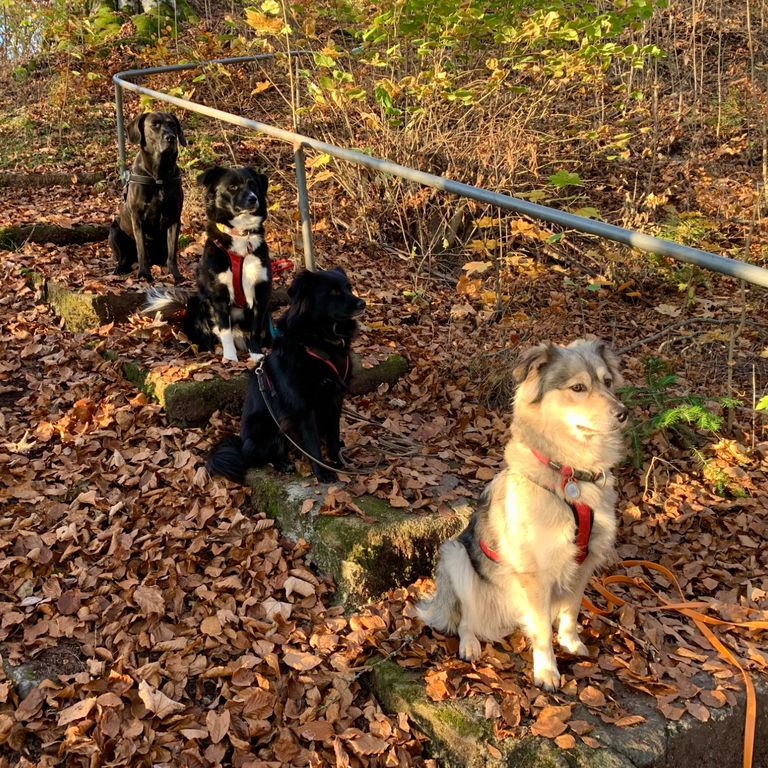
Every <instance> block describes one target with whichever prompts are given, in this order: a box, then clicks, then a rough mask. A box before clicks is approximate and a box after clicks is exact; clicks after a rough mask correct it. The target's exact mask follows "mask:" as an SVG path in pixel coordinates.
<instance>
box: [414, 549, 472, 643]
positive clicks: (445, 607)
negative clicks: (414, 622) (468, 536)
mask: <svg viewBox="0 0 768 768" xmlns="http://www.w3.org/2000/svg"><path fill="white" fill-rule="evenodd" d="M454 549H456V550H457V552H456V553H454V552H453V551H452V550H454ZM463 549H464V547H463V545H462V544H461V543H460V542H458V541H446V542H445V543H444V544H443V546H442V547H440V560H439V562H438V564H437V572H436V573H435V585H436V588H435V592H434V594H432V595H431V596H430V597H428V598H426V599H424V600H422V601H421V602H420V603H418V604H417V605H416V611H417V612H418V614H419V618H420V619H421V620H422V621H423V622H424V623H425V624H428V625H429V626H430V627H434V628H435V629H437V630H438V631H440V632H444V633H445V634H447V635H455V634H457V633H458V630H459V622H460V621H461V601H460V600H459V596H458V595H457V594H456V590H455V589H454V587H453V581H452V579H451V577H450V575H449V573H448V569H449V568H450V567H451V561H452V560H453V559H454V554H459V552H458V550H463ZM462 554H463V553H462Z"/></svg>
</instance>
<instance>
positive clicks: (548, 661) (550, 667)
mask: <svg viewBox="0 0 768 768" xmlns="http://www.w3.org/2000/svg"><path fill="white" fill-rule="evenodd" d="M533 684H534V685H535V686H536V687H537V688H543V689H544V690H545V691H550V692H551V691H556V690H557V689H558V688H559V687H560V672H559V670H558V669H557V662H556V661H555V657H554V654H552V655H551V656H549V657H547V656H540V655H538V654H537V653H536V652H535V651H534V654H533Z"/></svg>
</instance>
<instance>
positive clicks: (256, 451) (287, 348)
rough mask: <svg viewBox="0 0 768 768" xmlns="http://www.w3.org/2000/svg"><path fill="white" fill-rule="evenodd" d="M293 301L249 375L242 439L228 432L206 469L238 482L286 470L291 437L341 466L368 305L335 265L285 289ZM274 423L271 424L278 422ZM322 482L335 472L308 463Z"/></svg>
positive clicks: (301, 277)
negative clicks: (345, 417) (358, 336)
mask: <svg viewBox="0 0 768 768" xmlns="http://www.w3.org/2000/svg"><path fill="white" fill-rule="evenodd" d="M288 296H289V298H290V305H289V307H288V310H287V312H286V313H285V314H284V315H283V316H282V317H281V318H280V320H279V321H278V323H277V337H276V338H275V340H274V343H273V347H272V351H271V352H270V353H269V354H268V355H267V356H266V358H265V359H264V361H263V363H262V365H261V366H260V368H257V369H256V371H255V372H254V373H252V374H251V379H250V381H249V382H248V391H247V394H246V398H245V405H244V406H243V414H242V418H241V421H240V437H234V436H232V437H229V438H227V439H225V440H224V441H223V442H222V443H220V444H219V445H218V446H217V447H216V448H214V450H213V452H212V453H211V456H210V458H209V459H208V470H209V471H210V472H211V474H217V475H224V476H225V477H228V478H230V479H231V480H234V481H235V482H239V483H242V482H243V480H244V478H245V472H246V470H247V469H248V468H249V467H253V466H258V465H261V464H266V463H270V462H271V463H272V464H273V465H274V466H275V468H276V469H278V470H285V469H288V468H289V467H290V464H289V463H288V441H287V439H286V437H285V435H286V434H287V435H290V437H291V439H293V440H294V441H295V442H296V443H297V444H298V445H299V446H300V447H301V448H302V449H303V450H304V451H306V452H307V453H308V454H309V455H310V456H311V457H313V459H319V460H321V461H322V458H321V456H322V454H321V443H323V442H324V443H325V446H326V451H327V456H328V460H327V463H328V464H330V465H332V466H334V467H337V468H340V467H341V456H340V450H341V440H340V437H339V420H340V418H341V403H342V400H343V398H344V393H345V392H346V389H347V382H348V381H349V375H350V367H351V363H350V356H349V355H350V349H349V346H350V342H351V341H352V338H353V337H354V335H355V332H356V331H357V322H356V321H355V317H357V315H359V314H360V313H361V312H362V311H363V310H364V309H365V302H364V301H363V300H362V299H360V298H358V297H357V296H355V294H354V293H352V287H351V286H350V284H349V280H347V276H346V275H345V274H344V271H343V270H342V269H340V268H338V267H337V268H335V269H330V270H327V271H324V272H302V273H301V274H299V275H298V276H297V277H296V278H295V279H294V281H293V283H292V284H291V287H290V288H289V289H288ZM275 420H277V422H279V426H278V423H276V421H275ZM311 464H312V470H313V471H314V473H315V477H316V478H317V479H318V480H320V481H321V482H331V481H333V480H335V479H336V473H335V472H333V471H332V470H330V469H326V468H325V467H322V466H320V464H319V463H318V462H317V461H315V460H312V461H311Z"/></svg>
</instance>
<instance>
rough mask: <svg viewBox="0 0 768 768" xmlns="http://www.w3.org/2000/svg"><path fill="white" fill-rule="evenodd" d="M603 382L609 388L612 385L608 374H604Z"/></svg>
mask: <svg viewBox="0 0 768 768" xmlns="http://www.w3.org/2000/svg"><path fill="white" fill-rule="evenodd" d="M603 383H604V384H605V386H606V387H608V389H610V388H611V387H612V386H613V379H612V378H611V377H610V376H606V377H605V379H604V381H603Z"/></svg>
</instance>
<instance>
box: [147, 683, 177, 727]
mask: <svg viewBox="0 0 768 768" xmlns="http://www.w3.org/2000/svg"><path fill="white" fill-rule="evenodd" d="M139 698H140V699H141V700H142V701H143V702H144V706H145V707H146V708H147V709H148V710H149V711H150V712H152V713H153V714H155V715H157V716H158V717H159V718H160V719H161V720H162V719H164V718H166V717H168V716H169V715H173V714H175V713H176V712H181V711H182V710H183V709H185V706H184V705H183V704H181V703H179V702H178V701H174V700H173V699H171V698H169V697H168V696H166V695H165V694H164V693H163V692H162V691H158V690H157V689H156V688H153V687H152V686H151V685H149V683H147V682H146V680H141V681H139Z"/></svg>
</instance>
